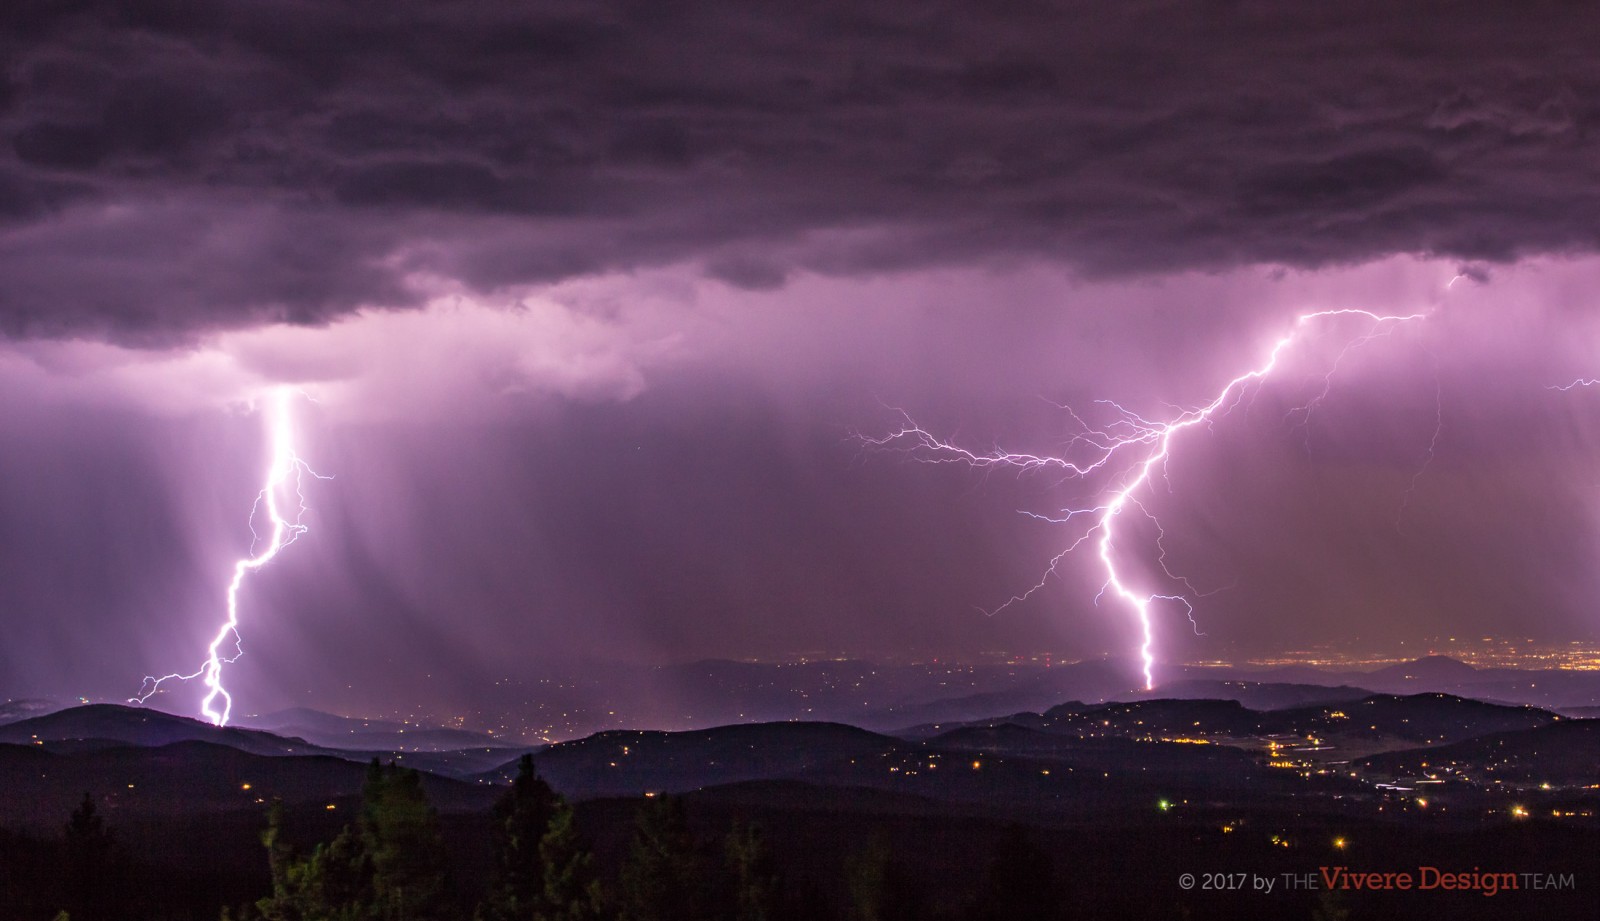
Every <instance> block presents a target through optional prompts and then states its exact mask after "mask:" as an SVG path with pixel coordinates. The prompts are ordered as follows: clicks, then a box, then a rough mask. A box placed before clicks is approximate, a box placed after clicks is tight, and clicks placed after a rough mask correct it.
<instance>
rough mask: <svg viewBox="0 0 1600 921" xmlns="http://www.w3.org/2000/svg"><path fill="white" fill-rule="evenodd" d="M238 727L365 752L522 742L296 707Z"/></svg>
mask: <svg viewBox="0 0 1600 921" xmlns="http://www.w3.org/2000/svg"><path fill="white" fill-rule="evenodd" d="M233 725H235V726H243V727H248V728H251V729H261V730H265V731H267V732H271V733H274V734H276V735H282V736H293V737H297V738H301V739H305V740H306V741H308V742H314V743H316V744H317V745H321V746H323V747H325V748H337V749H343V750H364V751H407V752H448V751H457V750H460V749H468V748H477V749H482V748H504V749H520V748H523V747H524V746H523V745H521V743H518V742H512V741H506V740H504V739H497V738H495V737H494V736H491V735H488V734H486V733H481V732H471V731H469V730H465V729H450V728H446V727H437V726H421V725H407V724H405V723H397V722H393V721H389V720H368V719H359V718H356V717H348V716H337V715H335V714H332V713H324V712H323V711H321V710H312V709H309V708H306V707H294V708H291V709H288V710H279V711H276V712H274V713H266V714H261V715H259V716H254V715H252V716H241V717H238V718H237V719H235V720H234V721H233Z"/></svg>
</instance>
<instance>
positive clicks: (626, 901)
mask: <svg viewBox="0 0 1600 921" xmlns="http://www.w3.org/2000/svg"><path fill="white" fill-rule="evenodd" d="M709 889H710V886H709V872H708V868H707V866H706V861H705V859H704V858H703V857H702V856H701V855H700V853H699V843H698V842H697V841H696V840H695V837H694V835H693V834H692V833H691V832H690V831H689V819H688V813H687V812H686V811H685V809H684V806H683V801H682V800H680V799H678V798H677V797H672V796H662V797H658V798H656V799H651V800H647V801H646V802H645V804H644V806H643V808H641V809H640V810H639V816H638V822H637V825H636V827H635V828H634V834H633V847H632V849H631V850H630V851H629V854H628V859H627V861H626V862H625V863H624V864H623V866H622V906H621V907H622V912H621V915H622V919H623V921H705V919H707V918H709V917H710V915H711V902H712V900H711V899H710V897H709V895H710V893H709Z"/></svg>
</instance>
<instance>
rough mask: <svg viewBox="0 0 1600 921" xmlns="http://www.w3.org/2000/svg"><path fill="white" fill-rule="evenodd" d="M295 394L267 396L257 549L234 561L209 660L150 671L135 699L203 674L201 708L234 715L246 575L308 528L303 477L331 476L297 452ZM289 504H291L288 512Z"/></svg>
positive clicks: (213, 717) (220, 716)
mask: <svg viewBox="0 0 1600 921" xmlns="http://www.w3.org/2000/svg"><path fill="white" fill-rule="evenodd" d="M292 395H293V393H292V391H291V390H290V389H289V388H286V387H280V388H278V389H276V390H273V391H272V392H271V393H270V394H269V395H268V396H267V398H266V400H265V404H266V406H265V421H266V425H267V433H268V442H269V450H270V452H271V454H270V457H269V460H268V465H267V475H266V482H265V483H264V484H263V485H262V487H261V492H260V493H259V494H257V495H256V501H255V505H254V506H253V507H252V508H251V509H250V532H251V533H252V534H254V535H255V540H253V541H252V542H251V548H250V549H251V553H252V554H253V555H251V556H248V557H245V558H243V559H241V560H238V561H237V562H235V563H234V564H233V579H232V581H230V582H229V583H228V595H227V598H228V602H227V611H228V613H227V619H226V620H225V621H223V624H222V626H221V627H220V628H219V629H218V630H217V633H216V636H215V637H214V638H213V639H212V640H211V645H210V646H209V647H207V650H206V660H205V663H204V664H203V665H201V666H200V668H199V669H197V670H196V671H194V672H191V673H189V674H187V675H185V674H176V673H175V674H171V675H164V676H162V677H160V678H156V677H146V678H145V679H144V684H143V686H141V687H140V689H139V696H138V697H135V698H133V699H132V700H133V702H137V703H144V702H145V701H146V700H149V699H150V697H151V695H153V694H155V693H156V691H157V690H159V689H160V688H161V685H162V684H163V683H164V682H167V681H174V680H175V681H189V680H191V679H194V678H201V679H203V680H204V682H205V686H206V688H207V689H208V692H207V694H206V696H205V699H204V700H203V701H201V703H200V712H201V713H202V714H204V715H205V717H206V719H208V720H210V721H211V722H212V723H213V724H215V725H217V726H224V725H227V722H228V717H229V715H230V714H231V713H232V711H233V696H232V695H230V694H229V693H228V690H227V688H225V687H223V685H222V667H223V666H224V665H227V664H229V663H231V662H233V661H235V660H237V659H238V658H239V656H241V655H243V654H244V650H243V648H242V647H241V646H240V645H239V643H240V640H239V590H240V588H242V587H243V585H244V579H245V576H246V575H248V574H249V573H251V572H253V571H255V570H257V569H260V568H262V567H263V566H265V565H267V564H268V563H270V562H272V560H273V558H274V557H276V556H277V555H278V554H279V553H280V552H282V550H283V548H285V547H287V546H289V545H290V544H292V543H294V541H295V538H297V537H299V536H300V535H301V534H304V533H305V532H306V526H305V525H303V524H301V523H300V519H301V516H303V515H304V514H305V511H306V505H305V495H304V494H303V493H302V491H301V483H302V477H303V476H305V475H310V476H312V477H316V478H317V479H328V477H324V476H322V475H320V474H318V473H317V472H316V471H315V470H312V469H311V468H310V467H309V466H307V465H306V462H305V461H303V460H301V459H300V456H299V455H298V454H297V453H295V447H294V420H293V418H292V416H291V414H290V412H289V403H290V399H291V397H292ZM286 506H288V507H289V508H290V509H291V511H290V512H289V513H288V514H287V515H286V514H285V508H286ZM262 512H264V513H265V515H266V517H267V521H268V525H269V528H268V531H267V535H266V544H265V546H264V547H262V548H261V549H260V550H259V551H257V550H256V545H257V544H258V543H260V542H261V535H260V534H257V533H256V530H255V519H256V515H257V513H262ZM291 516H292V517H291ZM229 637H232V643H231V645H232V647H233V651H232V653H231V654H227V655H224V654H223V651H222V650H223V647H224V646H227V645H229ZM219 700H220V702H221V703H220V705H219V704H218V701H219Z"/></svg>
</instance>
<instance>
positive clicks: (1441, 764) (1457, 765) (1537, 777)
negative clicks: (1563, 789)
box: [1355, 719, 1600, 787]
mask: <svg viewBox="0 0 1600 921" xmlns="http://www.w3.org/2000/svg"><path fill="white" fill-rule="evenodd" d="M1355 766H1356V767H1358V768H1360V769H1362V770H1366V771H1373V772H1376V773H1381V774H1388V775H1393V776H1402V775H1404V776H1413V777H1422V776H1424V775H1429V776H1437V777H1441V778H1452V777H1459V776H1461V775H1462V774H1465V775H1466V777H1468V778H1470V779H1471V780H1473V781H1474V782H1477V783H1480V784H1489V783H1493V782H1495V781H1500V782H1502V783H1505V784H1510V785H1513V786H1517V787H1537V786H1540V785H1542V784H1545V783H1549V784H1552V785H1556V786H1569V787H1586V786H1589V785H1591V784H1600V719H1582V720H1562V721H1560V722H1557V723H1551V724H1549V725H1545V726H1540V727H1538V728H1535V729H1523V730H1517V731H1511V732H1496V733H1491V734H1488V735H1484V736H1479V737H1477V738H1473V739H1468V740H1465V741H1462V742H1456V743H1454V744H1450V745H1444V746H1440V747H1437V748H1428V749H1424V750H1421V751H1396V752H1387V753H1385V754H1381V755H1374V756H1372V757H1369V758H1363V759H1361V760H1359V761H1357V762H1356V763H1355Z"/></svg>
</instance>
